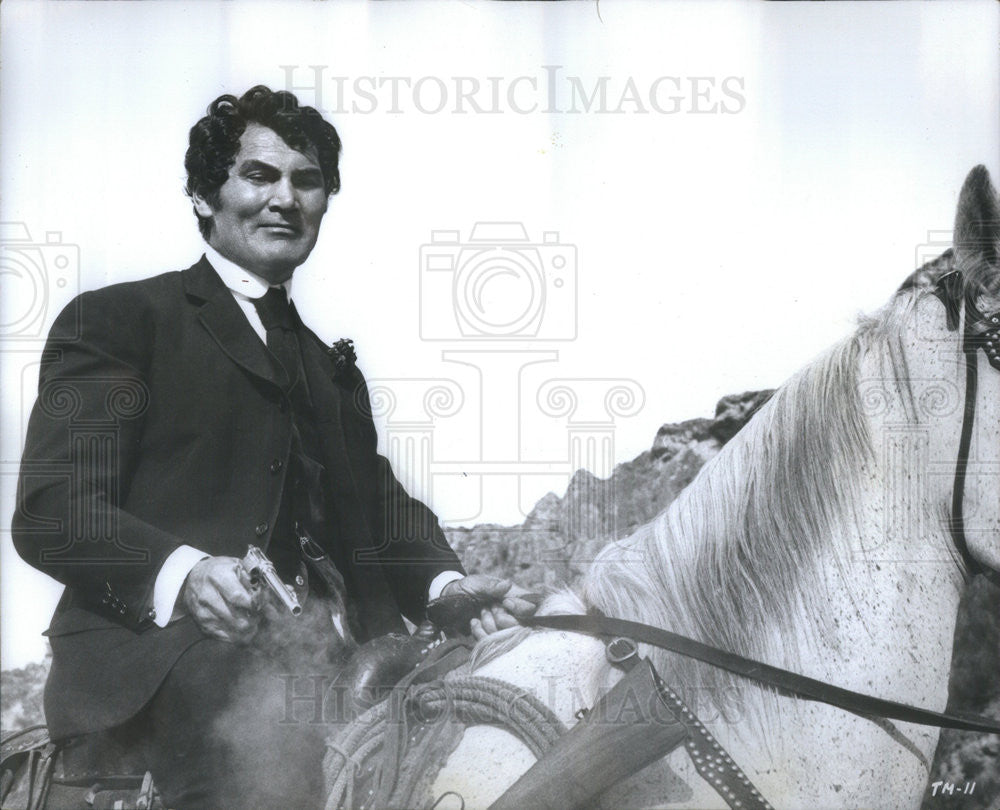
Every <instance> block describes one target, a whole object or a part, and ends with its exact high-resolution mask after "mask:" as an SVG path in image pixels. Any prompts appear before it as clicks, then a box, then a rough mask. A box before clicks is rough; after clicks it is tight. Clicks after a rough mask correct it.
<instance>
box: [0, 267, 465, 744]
mask: <svg viewBox="0 0 1000 810" xmlns="http://www.w3.org/2000/svg"><path fill="white" fill-rule="evenodd" d="M302 354H303V363H304V366H305V370H306V375H307V379H308V381H309V385H310V389H311V394H312V398H313V404H314V406H315V411H316V415H317V419H318V423H319V433H320V437H321V439H320V441H321V445H322V447H321V451H322V456H323V459H324V460H325V462H326V466H327V469H328V472H329V476H328V477H329V491H328V492H327V493H326V494H327V504H328V511H330V512H332V515H331V522H332V525H333V528H334V531H333V532H332V533H331V534H332V535H333V537H334V538H335V541H334V542H333V543H332V545H335V546H336V548H331V549H328V551H330V552H331V556H333V557H334V559H336V560H338V561H339V564H340V567H341V570H342V573H343V574H344V578H345V580H346V583H347V588H348V592H349V594H350V596H352V597H353V599H354V600H355V605H356V607H357V611H358V618H359V620H360V622H361V624H362V630H363V636H367V637H373V636H376V635H380V634H382V633H386V632H389V631H394V630H400V629H402V621H401V619H400V613H401V612H402V613H403V614H405V615H406V616H407V617H408V618H410V619H411V620H413V621H419V620H420V619H421V614H422V611H423V607H424V603H425V600H426V594H427V588H428V586H429V584H430V581H431V579H433V577H435V576H436V575H437V574H439V573H441V572H442V571H445V570H449V569H455V570H461V568H460V566H459V563H458V560H457V559H456V557H455V555H454V553H453V552H452V551H451V549H449V548H448V546H447V544H446V542H445V539H444V536H443V534H442V532H441V529H440V528H439V526H438V523H437V520H436V518H435V517H434V515H433V514H432V513H431V512H430V511H429V510H428V509H427V508H426V507H425V506H424V505H423V504H421V503H420V502H418V501H416V500H414V499H412V498H410V497H409V496H408V495H407V494H406V493H405V491H404V490H403V488H402V487H401V485H400V484H399V482H398V481H397V480H396V478H395V477H394V476H393V473H392V470H391V469H390V466H389V463H388V461H386V459H384V458H382V457H381V456H379V455H377V454H376V452H375V447H376V435H375V429H374V425H373V423H372V419H371V413H370V410H369V402H368V392H367V389H366V386H365V382H364V378H363V377H362V375H361V373H360V372H359V371H358V370H357V369H356V368H354V367H353V366H351V367H349V368H347V369H345V370H343V371H341V372H335V369H334V366H333V363H332V361H331V359H330V358H329V357H328V355H327V353H326V349H325V347H324V346H323V344H322V343H321V342H320V340H319V339H318V338H317V337H316V336H315V335H313V334H312V333H311V332H308V333H307V334H306V336H305V337H304V338H303V339H302ZM279 382H280V372H278V371H277V370H276V369H275V367H274V366H273V361H272V358H271V356H270V354H269V353H268V351H267V349H266V348H265V347H264V345H263V343H262V342H261V341H260V339H259V338H258V337H257V335H256V334H255V333H254V331H253V328H252V327H251V326H250V324H249V323H248V321H247V319H246V317H245V315H244V314H243V313H242V311H241V310H240V308H239V305H238V304H237V303H236V301H235V300H234V299H233V297H232V294H231V293H230V292H229V291H228V290H227V289H226V287H225V285H224V284H223V283H222V281H221V279H220V278H219V277H218V275H217V274H216V272H215V271H214V269H213V268H212V266H211V265H210V264H209V263H208V261H207V260H206V259H205V258H202V260H201V261H200V262H198V263H197V264H195V265H194V266H192V267H190V268H188V269H187V270H184V271H183V272H173V273H166V274H164V275H161V276H156V277H154V278H150V279H146V280H143V281H139V282H134V283H127V284H118V285H114V286H111V287H107V288H104V289H101V290H98V291H95V292H90V293H85V294H84V295H82V296H80V298H78V299H77V301H75V302H74V303H73V304H71V305H70V306H69V307H67V308H66V310H64V311H63V313H62V314H61V315H60V316H59V318H58V319H57V320H56V322H55V324H54V325H53V327H52V331H51V333H50V335H49V343H48V345H47V347H46V350H45V354H44V356H43V361H42V368H41V375H40V381H39V396H38V400H37V402H36V404H35V407H34V410H33V411H32V415H31V420H30V422H29V426H28V434H27V441H26V445H25V449H24V455H23V460H22V468H21V477H20V481H19V486H18V503H17V510H16V513H15V517H14V522H13V538H14V543H15V546H16V547H17V549H18V552H19V553H20V554H21V556H22V557H24V559H25V560H27V561H28V562H29V563H30V564H31V565H34V566H35V567H37V568H39V569H41V570H42V571H44V572H45V573H47V574H49V575H50V576H52V577H54V578H55V579H57V580H58V581H60V582H62V583H64V584H65V585H66V586H67V587H66V591H65V593H64V594H63V598H62V600H61V601H60V603H59V606H58V607H57V609H56V612H55V615H54V617H53V620H52V624H51V626H50V628H49V630H48V635H49V636H50V638H51V642H52V649H53V660H52V670H51V673H50V676H49V682H48V685H47V687H46V698H45V700H46V703H45V707H46V716H47V720H48V723H49V725H50V731H51V733H52V735H53V736H54V737H55V738H61V737H65V736H69V735H73V734H79V733H83V732H88V731H96V730H100V729H103V728H108V727H110V726H112V725H117V724H118V723H121V722H123V721H124V720H126V719H128V718H129V717H131V716H132V715H133V714H135V713H136V712H137V711H138V710H139V709H140V708H141V707H142V706H143V705H144V704H145V703H146V702H147V701H148V700H149V699H150V698H151V697H152V695H153V693H154V692H155V690H156V688H157V686H158V685H159V684H160V683H161V681H162V679H163V678H164V677H165V676H166V674H167V673H168V672H169V670H170V668H171V666H172V665H173V663H174V662H175V661H176V660H177V658H178V657H179V656H180V655H181V654H182V653H183V652H184V650H186V649H187V648H188V647H189V646H190V645H191V644H193V643H195V642H196V641H197V640H198V639H200V638H201V637H202V636H201V633H200V631H199V630H198V628H197V627H196V626H195V625H194V623H193V621H191V620H190V619H182V620H181V621H178V622H174V623H172V624H170V625H168V626H167V627H165V628H159V627H157V626H155V625H154V624H153V622H152V619H153V616H152V615H151V613H152V612H151V604H152V591H153V584H154V581H155V578H156V574H157V573H158V572H159V569H160V566H161V565H162V564H163V561H164V560H165V559H166V558H167V556H168V555H169V554H170V553H171V552H172V551H174V549H176V548H177V547H178V546H179V545H181V544H185V543H186V544H188V545H192V546H195V547H197V548H199V549H202V550H204V551H206V552H208V553H210V554H214V555H231V556H234V557H242V556H243V555H244V554H245V553H246V549H247V545H248V544H250V543H253V544H256V545H258V546H260V547H261V548H263V549H264V550H265V552H266V549H267V546H268V543H269V542H270V539H271V530H272V527H273V526H274V523H275V518H276V517H277V513H278V507H279V503H280V499H281V492H282V487H283V483H284V477H285V471H286V470H287V469H288V466H289V465H288V463H287V462H288V457H289V449H290V444H291V435H292V417H291V412H290V406H289V402H288V399H287V396H286V395H285V393H284V392H283V391H282V388H281V386H280V384H279ZM362 640H363V639H362Z"/></svg>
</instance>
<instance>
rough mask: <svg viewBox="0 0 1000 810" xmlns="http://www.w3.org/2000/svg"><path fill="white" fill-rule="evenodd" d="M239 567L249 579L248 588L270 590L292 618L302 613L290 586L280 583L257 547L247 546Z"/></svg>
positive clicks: (270, 563)
mask: <svg viewBox="0 0 1000 810" xmlns="http://www.w3.org/2000/svg"><path fill="white" fill-rule="evenodd" d="M240 565H242V566H243V570H244V571H245V572H246V575H247V577H249V579H250V587H251V588H252V589H253V590H254V591H259V590H260V589H261V588H262V587H265V586H266V587H267V588H268V589H270V591H271V593H273V594H274V595H275V596H276V597H278V600H279V601H280V602H281V603H282V604H283V605H284V606H285V607H287V608H288V609H289V610H290V611H291V613H292V615H293V616H298V615H299V614H300V613H301V612H302V605H300V604H299V599H298V597H297V596H296V595H295V591H294V590H293V589H292V587H291V586H290V585H286V584H285V583H284V582H282V581H281V577H279V576H278V572H277V571H275V570H274V563H272V562H271V561H270V560H269V559H268V558H267V557H266V556H265V555H264V552H263V551H261V550H260V549H259V548H257V546H248V547H247V555H246V557H244V558H243V559H242V560H240Z"/></svg>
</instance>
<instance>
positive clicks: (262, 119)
mask: <svg viewBox="0 0 1000 810" xmlns="http://www.w3.org/2000/svg"><path fill="white" fill-rule="evenodd" d="M250 123H256V124H261V125H262V126H265V127H268V128H270V129H273V130H274V131H275V132H276V133H278V135H279V136H281V139H282V140H283V141H284V142H285V143H287V144H288V145H289V146H290V147H291V148H292V149H296V150H298V151H305V150H306V149H309V148H310V147H315V149H316V152H317V154H318V156H319V165H320V169H321V171H322V172H323V181H324V185H325V187H326V193H327V194H328V195H332V194H336V193H337V192H338V191H340V168H339V163H340V151H341V143H340V136H339V135H338V134H337V130H336V129H335V128H334V126H333V124H331V123H329V122H328V121H325V120H323V116H321V115H320V114H319V112H318V111H317V110H316V109H314V108H313V107H303V106H299V100H298V99H297V98H296V97H295V96H294V95H293V94H292V93H288V92H286V91H284V90H279V91H278V92H274V91H273V90H271V89H270V88H268V87H265V86H264V85H262V84H258V85H257V86H256V87H251V88H250V89H249V90H247V91H246V92H245V93H244V94H243V95H242V96H241V97H240V98H236V96H231V95H228V94H227V95H223V96H219V97H218V98H217V99H216V100H215V101H213V102H212V103H211V104H209V105H208V114H207V115H206V116H205V117H204V118H202V119H201V120H200V121H198V123H197V124H195V125H194V126H193V127H191V133H190V135H189V138H188V150H187V154H185V156H184V168H185V169H187V175H188V177H187V184H186V185H185V191H186V192H187V195H188V196H189V197H190V196H192V195H194V194H198V195H200V196H201V197H203V198H204V199H205V200H207V201H208V202H209V204H211V206H212V208H218V207H219V205H220V202H221V201H220V198H219V189H221V188H222V184H223V183H225V182H226V180H227V179H228V177H229V170H230V169H231V168H232V167H233V164H234V163H235V162H236V153H237V152H238V151H239V149H240V136H242V135H243V132H244V131H245V130H246V128H247V124H250ZM195 216H196V217H198V230H200V231H201V235H202V236H203V237H205V239H208V236H209V234H210V233H211V232H212V219H211V218H210V217H202V216H201V215H200V214H198V212H197V211H195Z"/></svg>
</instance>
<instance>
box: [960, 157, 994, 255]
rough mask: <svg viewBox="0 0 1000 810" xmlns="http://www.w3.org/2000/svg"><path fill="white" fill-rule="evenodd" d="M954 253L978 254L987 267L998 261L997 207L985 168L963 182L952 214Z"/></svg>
mask: <svg viewBox="0 0 1000 810" xmlns="http://www.w3.org/2000/svg"><path fill="white" fill-rule="evenodd" d="M955 249H956V251H960V252H966V253H969V254H972V255H976V254H980V255H982V257H983V258H984V259H985V260H986V262H987V264H989V265H990V266H991V267H996V266H997V264H998V257H1000V204H998V201H997V193H996V191H995V190H994V188H993V184H992V183H991V182H990V173H989V172H988V171H986V167H985V166H976V167H975V168H974V169H973V170H972V171H971V172H969V176H968V177H966V178H965V183H964V185H963V186H962V193H961V194H960V195H959V198H958V213H957V214H955Z"/></svg>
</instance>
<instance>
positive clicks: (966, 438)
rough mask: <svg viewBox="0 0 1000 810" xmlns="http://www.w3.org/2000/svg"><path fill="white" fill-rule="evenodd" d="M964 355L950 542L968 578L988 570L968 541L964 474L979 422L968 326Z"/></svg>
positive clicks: (975, 363) (973, 350) (973, 352)
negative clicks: (962, 394) (976, 558)
mask: <svg viewBox="0 0 1000 810" xmlns="http://www.w3.org/2000/svg"><path fill="white" fill-rule="evenodd" d="M962 354H963V355H965V408H964V409H963V413H962V435H961V437H960V438H959V441H958V458H957V459H956V461H955V483H954V485H953V486H952V490H951V522H950V524H949V529H950V531H951V542H952V543H953V544H954V545H955V548H956V549H957V550H958V553H959V555H960V556H961V557H962V562H963V563H964V565H965V570H966V572H967V574H968V575H969V576H973V575H975V574H980V573H984V571H985V569H983V567H982V566H981V565H980V564H979V563H978V562H976V561H975V560H974V559H973V558H972V554H971V553H970V552H969V544H968V541H966V539H965V514H964V503H965V473H966V470H967V469H968V467H969V448H970V447H971V445H972V427H973V425H974V423H975V421H976V394H977V393H978V390H979V373H978V361H979V357H978V355H977V354H976V347H975V345H973V343H972V341H971V340H970V335H969V328H968V326H966V328H965V335H964V337H963V338H962Z"/></svg>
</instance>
